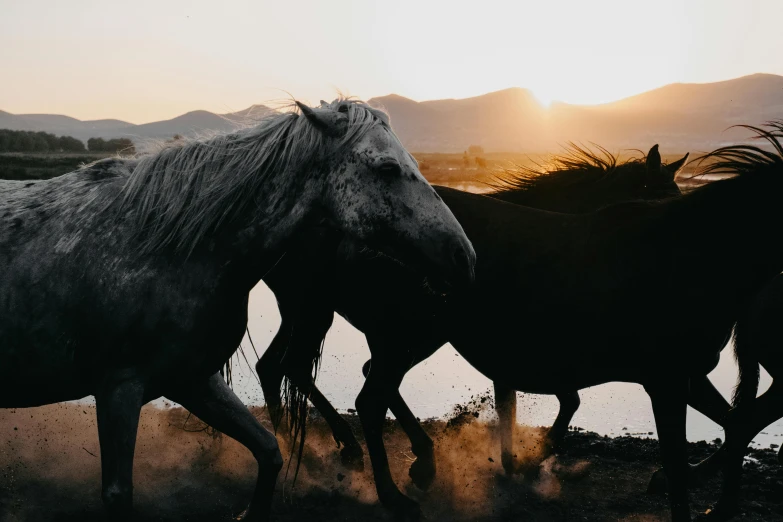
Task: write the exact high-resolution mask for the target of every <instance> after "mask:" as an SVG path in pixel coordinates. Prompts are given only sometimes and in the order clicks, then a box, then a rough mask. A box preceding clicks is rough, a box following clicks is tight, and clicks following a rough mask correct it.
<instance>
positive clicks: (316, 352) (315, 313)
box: [283, 299, 364, 470]
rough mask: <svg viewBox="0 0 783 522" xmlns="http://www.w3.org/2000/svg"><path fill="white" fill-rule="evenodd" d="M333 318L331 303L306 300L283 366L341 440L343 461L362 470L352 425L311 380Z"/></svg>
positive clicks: (361, 455) (361, 453) (361, 460)
mask: <svg viewBox="0 0 783 522" xmlns="http://www.w3.org/2000/svg"><path fill="white" fill-rule="evenodd" d="M333 321H334V310H333V306H332V305H331V304H329V303H328V302H320V301H316V300H315V299H310V300H309V301H307V303H306V305H304V306H303V307H302V308H301V309H300V310H299V311H298V314H297V317H296V322H295V323H294V331H293V335H292V336H291V340H290V344H289V346H288V353H287V354H286V357H285V358H284V360H283V366H284V368H285V375H286V377H287V378H288V380H289V381H290V382H291V384H293V385H294V386H295V387H296V388H297V390H298V391H299V392H300V393H301V394H303V395H304V396H305V397H307V398H308V399H309V400H310V402H311V403H312V404H313V406H315V408H316V409H317V410H318V411H319V412H320V413H321V415H322V416H323V418H324V420H326V423H327V424H328V425H329V429H331V431H332V436H333V437H334V440H335V442H337V445H338V447H339V446H340V445H341V444H342V446H343V448H342V450H340V457H341V459H342V462H343V464H344V465H346V466H347V467H349V468H353V469H357V470H362V469H364V450H362V446H361V444H359V441H358V440H356V435H354V433H353V430H352V429H351V425H350V424H348V421H346V420H345V419H344V418H343V417H342V415H340V414H339V413H338V412H337V410H335V409H334V406H332V404H331V403H330V402H329V400H328V399H327V398H326V397H325V396H324V395H323V394H322V393H321V391H320V390H319V389H318V388H317V387H316V385H315V381H314V380H313V367H314V364H315V361H316V360H317V359H318V358H319V357H320V356H321V347H322V345H323V342H324V339H325V338H326V334H327V333H328V332H329V329H330V328H331V327H332V322H333Z"/></svg>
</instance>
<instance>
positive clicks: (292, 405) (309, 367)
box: [282, 309, 334, 483]
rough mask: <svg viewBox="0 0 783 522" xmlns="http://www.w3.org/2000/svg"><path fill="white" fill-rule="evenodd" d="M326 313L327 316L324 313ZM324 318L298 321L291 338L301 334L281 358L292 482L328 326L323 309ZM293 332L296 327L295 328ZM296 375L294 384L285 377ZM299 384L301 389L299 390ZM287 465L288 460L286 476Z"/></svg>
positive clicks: (299, 463)
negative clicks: (292, 467)
mask: <svg viewBox="0 0 783 522" xmlns="http://www.w3.org/2000/svg"><path fill="white" fill-rule="evenodd" d="M327 312H328V314H327ZM324 314H325V315H326V316H327V317H328V321H327V320H326V319H324V320H323V321H321V320H320V319H319V320H310V321H308V323H307V324H302V323H301V322H299V324H297V327H299V329H300V330H303V331H294V332H293V335H301V336H302V338H301V339H298V340H297V342H296V343H290V344H289V346H288V350H287V351H286V354H285V356H284V366H285V368H286V375H285V376H284V377H283V385H282V392H283V414H284V416H285V417H286V418H287V420H288V429H289V437H290V441H291V455H293V454H294V453H296V469H295V471H294V483H295V482H296V478H297V476H298V475H299V466H300V465H301V463H302V454H303V453H304V446H305V438H306V436H307V417H308V413H309V410H310V407H309V399H310V392H311V391H312V387H313V386H314V382H315V379H316V377H317V376H318V369H319V368H320V366H321V356H322V354H323V348H324V342H325V340H326V333H327V332H328V331H329V328H330V327H331V324H332V319H333V318H334V312H333V311H332V310H331V309H325V312H324ZM295 330H296V327H295ZM291 375H296V376H297V377H298V378H297V379H296V381H297V382H298V383H299V385H297V384H296V383H295V382H294V381H293V380H292V379H291V378H290V377H289V376H291ZM300 385H301V386H302V387H301V388H300ZM290 466H291V459H289V461H288V468H287V469H286V475H287V474H288V470H289V469H290Z"/></svg>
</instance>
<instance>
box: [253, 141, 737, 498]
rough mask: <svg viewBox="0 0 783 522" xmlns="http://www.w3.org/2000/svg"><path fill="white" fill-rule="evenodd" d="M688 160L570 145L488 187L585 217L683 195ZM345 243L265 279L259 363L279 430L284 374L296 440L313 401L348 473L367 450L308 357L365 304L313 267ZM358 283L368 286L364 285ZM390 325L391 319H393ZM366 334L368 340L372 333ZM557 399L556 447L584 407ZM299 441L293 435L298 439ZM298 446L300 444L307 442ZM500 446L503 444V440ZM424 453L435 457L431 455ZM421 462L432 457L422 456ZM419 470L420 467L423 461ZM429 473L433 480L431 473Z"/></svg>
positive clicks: (321, 242) (312, 250)
mask: <svg viewBox="0 0 783 522" xmlns="http://www.w3.org/2000/svg"><path fill="white" fill-rule="evenodd" d="M687 157H688V156H687V155H686V156H685V157H683V158H682V159H680V160H679V161H677V162H675V163H673V164H671V165H666V166H663V168H661V165H660V155H659V153H658V146H657V145H656V146H654V147H653V148H652V149H651V150H650V153H649V158H650V160H651V162H652V166H651V167H648V166H647V164H646V163H645V161H643V160H631V161H627V162H624V163H622V164H618V163H617V159H616V158H615V157H614V156H612V155H611V154H610V153H608V152H607V151H606V150H604V149H600V148H599V149H598V150H597V151H595V152H593V151H589V150H585V149H583V148H580V147H578V146H575V145H571V146H569V149H568V153H567V154H566V155H563V156H560V157H555V158H552V161H551V163H552V165H551V166H550V167H548V170H545V171H537V170H535V169H530V168H518V169H509V170H507V171H505V172H504V173H503V174H502V175H501V176H499V177H497V178H496V179H495V180H494V182H492V183H491V184H490V185H491V186H493V187H494V188H495V191H494V192H493V193H491V194H489V195H490V196H491V197H494V198H497V199H499V200H503V201H509V202H512V203H516V204H521V205H525V206H530V207H535V208H542V209H545V210H552V211H558V212H566V213H582V212H588V211H592V210H596V209H598V208H600V207H602V206H605V205H607V204H609V203H615V202H619V201H626V200H629V199H646V200H654V199H662V198H665V197H672V196H675V195H679V194H680V190H679V188H678V186H677V184H676V183H675V182H674V178H675V176H676V174H677V172H678V171H679V170H680V169H681V168H682V166H683V165H684V164H685V161H686V160H687ZM436 190H439V189H438V188H436ZM341 239H342V236H341V235H339V234H336V233H332V234H331V235H329V234H328V233H327V232H324V233H323V235H322V237H320V238H318V239H317V240H314V241H311V242H310V243H308V244H307V245H305V246H303V247H302V248H301V249H300V250H298V251H289V252H288V254H287V256H286V257H285V259H283V260H281V262H280V263H278V264H277V266H276V267H275V269H274V270H272V271H271V272H270V273H269V274H267V276H266V277H265V278H264V282H265V283H266V284H267V285H268V286H269V288H270V289H271V290H272V291H273V292H274V294H275V296H276V297H277V300H278V304H279V308H280V314H281V318H282V324H281V327H280V329H279V330H278V332H277V334H276V336H275V338H274V340H273V341H272V343H271V345H270V346H269V348H268V349H267V350H266V352H265V353H264V355H263V356H262V358H261V360H260V361H259V362H258V364H257V370H258V373H259V375H260V377H261V384H262V386H263V389H264V396H265V398H266V402H267V406H268V407H269V411H270V413H271V414H272V418H273V421H274V422H275V424H277V422H279V420H280V419H281V413H282V410H281V406H282V401H281V397H280V393H279V392H280V385H281V382H282V381H283V378H284V376H285V377H286V378H287V385H286V387H285V391H286V394H287V399H288V400H287V403H288V405H289V407H290V414H291V419H290V420H291V428H292V430H293V431H294V432H295V435H296V436H298V435H299V430H300V429H303V428H304V427H305V425H304V422H303V420H304V418H303V415H304V414H305V413H306V401H307V399H308V398H309V399H310V400H311V401H312V402H313V403H314V404H315V406H316V408H317V409H318V410H319V411H320V412H321V414H322V415H323V416H324V418H325V419H326V420H327V422H328V423H329V425H330V428H331V429H332V432H333V434H334V437H335V440H336V441H337V443H338V446H339V445H343V449H342V450H341V455H342V458H343V462H344V463H345V464H346V465H348V466H351V467H363V451H362V448H361V446H360V445H359V443H358V442H357V440H356V437H355V435H354V434H353V432H352V431H351V428H350V426H349V425H348V423H347V422H345V420H344V419H343V418H342V417H340V415H339V414H338V413H337V411H336V410H335V409H334V408H333V407H332V405H331V404H330V403H329V401H328V400H327V399H326V398H325V397H324V396H323V394H321V392H320V391H319V390H318V389H317V388H316V387H315V385H314V382H313V376H312V363H309V362H307V360H306V359H304V358H307V357H309V358H310V359H317V358H318V357H319V355H320V350H319V347H320V346H321V344H322V342H323V339H324V337H325V336H326V332H327V331H328V330H329V327H330V326H331V324H332V317H333V315H332V313H333V310H335V311H337V312H338V313H343V312H344V315H347V316H350V315H355V313H354V314H352V313H351V310H352V309H353V308H354V307H355V306H362V305H363V303H353V302H349V301H345V300H341V299H340V297H341V296H342V295H344V294H342V293H341V291H340V288H341V287H343V286H348V287H350V286H352V285H353V284H355V283H357V281H354V280H353V279H351V278H350V277H348V278H345V279H337V278H335V277H334V275H333V274H334V271H335V268H336V266H337V265H338V264H340V263H341V259H338V258H336V257H334V256H333V260H334V261H333V263H324V264H320V265H319V266H317V267H313V266H311V265H312V262H311V258H312V257H313V256H315V258H316V259H321V258H323V257H325V256H324V255H323V253H324V251H327V252H329V253H336V252H337V248H338V245H339V242H340V241H341ZM319 250H320V251H319ZM381 266H388V265H386V264H384V265H381ZM397 270H398V269H397V268H396V267H395V268H393V273H397ZM305 274H306V275H307V276H305ZM378 276H379V277H380V278H383V277H384V275H383V273H379V275H378ZM359 283H360V284H364V281H361V282H359ZM314 286H317V287H318V291H317V292H314V293H313V294H311V293H310V292H309V290H310V289H312V288H313V287H314ZM422 299H424V300H425V303H429V300H430V299H431V297H422ZM406 306H410V304H406ZM423 306H424V307H426V306H428V305H427V304H424V305H423ZM405 317H407V315H406V316H405ZM389 320H392V318H391V317H390V318H389ZM365 333H368V334H371V332H368V331H365ZM316 362H317V361H316ZM303 363H304V364H303ZM558 398H559V399H560V402H561V410H560V414H559V415H558V418H557V421H556V422H555V425H554V427H553V429H552V430H551V431H550V434H549V435H550V438H551V439H552V440H553V441H556V440H557V438H558V437H559V436H561V435H563V434H564V433H565V431H566V429H567V427H568V424H569V421H570V419H571V417H572V416H573V414H574V412H575V411H576V409H577V408H578V405H579V395H578V394H577V392H576V391H574V392H573V393H571V394H564V395H562V396H561V395H559V396H558ZM499 399H500V397H499ZM504 399H506V400H505V402H504V404H506V408H515V397H510V398H509V397H507V396H506V397H504ZM723 403H724V404H721V406H724V405H725V408H724V409H725V410H728V404H727V403H725V401H723ZM398 405H399V406H400V408H399V409H398V408H397V406H398ZM702 409H703V410H704V408H702ZM713 409H715V408H713ZM391 410H392V412H393V413H394V414H395V417H397V418H398V419H399V418H412V414H411V413H410V412H409V411H407V408H406V407H405V404H404V403H403V402H399V403H398V402H396V401H395V403H394V404H392V405H391ZM705 413H706V414H708V416H709V415H710V411H705ZM513 418H514V416H513V415H512V417H511V418H510V419H509V423H508V426H507V429H508V430H511V423H512V422H513ZM504 428H506V426H504ZM296 438H297V437H294V439H295V440H296ZM509 438H510V436H509ZM299 440H300V442H302V439H299ZM503 440H504V441H505V440H506V437H504V439H503ZM414 446H419V447H420V448H418V449H421V447H422V446H431V443H425V444H422V443H419V444H414ZM506 450H507V451H506ZM414 451H415V450H414ZM420 453H422V452H421V451H419V452H418V453H417V454H420ZM427 453H428V454H431V449H430V450H428V451H427ZM503 455H504V457H503V462H504V466H506V468H507V470H509V471H511V466H512V464H511V459H510V456H511V453H510V449H509V448H506V447H505V446H504V453H503ZM422 458H429V457H424V456H423V455H422ZM414 469H423V467H422V462H420V463H419V464H418V465H417V468H414ZM433 472H434V469H433ZM428 474H429V475H431V474H432V472H428ZM417 482H418V483H424V482H426V480H425V479H424V478H423V477H419V478H417ZM422 485H423V484H422Z"/></svg>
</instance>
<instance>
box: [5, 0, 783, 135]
mask: <svg viewBox="0 0 783 522" xmlns="http://www.w3.org/2000/svg"><path fill="white" fill-rule="evenodd" d="M781 20H783V0H655V1H654V2H653V1H649V2H641V1H636V0H589V1H588V0H574V1H564V0H562V1H556V0H540V1H520V0H517V1H506V2H500V1H491V0H481V1H477V0H474V1H470V2H463V1H457V0H449V1H428V0H413V1H410V0H389V1H375V0H357V1H348V0H328V1H327V0H323V1H316V0H312V1H307V0H282V1H272V0H257V1H238V0H221V1H216V0H188V1H185V0H151V1H148V0H136V1H124V2H117V1H114V0H97V1H91V0H69V1H67V2H66V1H61V0H0V49H2V53H0V109H2V110H6V111H8V112H12V113H17V114H18V113H58V114H67V115H69V116H74V117H76V118H79V119H97V118H120V119H123V120H127V121H130V122H133V123H144V122H148V121H155V120H160V119H167V118H171V117H174V116H177V115H179V114H182V113H184V112H187V111H190V110H195V109H206V110H210V111H213V112H218V113H224V112H231V111H236V110H240V109H244V108H245V107H247V106H249V105H252V104H254V103H269V102H275V101H278V102H279V101H281V100H287V99H289V98H288V96H289V95H288V93H290V94H291V95H293V96H295V97H296V98H297V99H300V100H303V101H307V102H310V103H317V102H318V101H319V99H321V98H323V99H328V100H331V99H333V98H334V97H335V96H336V93H337V91H338V90H339V91H341V92H343V93H346V94H350V95H354V96H358V97H360V98H363V99H368V98H371V97H373V96H382V95H385V94H390V93H397V94H400V95H403V96H407V97H409V98H413V99H415V100H420V101H421V100H429V99H438V98H464V97H468V96H476V95H480V94H484V93H487V92H490V91H495V90H499V89H505V88H507V87H515V86H516V87H526V88H529V89H531V90H532V91H533V92H534V94H535V95H536V96H537V97H538V99H539V100H541V101H542V102H544V103H547V102H549V101H551V100H560V101H565V102H570V103H584V104H595V103H603V102H607V101H613V100H617V99H620V98H623V97H626V96H630V95H633V94H637V93H640V92H643V91H646V90H650V89H653V88H655V87H659V86H662V85H665V84H668V83H672V82H712V81H718V80H725V79H730V78H735V77H738V76H743V75H746V74H752V73H756V72H767V73H774V74H783V39H781V37H780V23H781Z"/></svg>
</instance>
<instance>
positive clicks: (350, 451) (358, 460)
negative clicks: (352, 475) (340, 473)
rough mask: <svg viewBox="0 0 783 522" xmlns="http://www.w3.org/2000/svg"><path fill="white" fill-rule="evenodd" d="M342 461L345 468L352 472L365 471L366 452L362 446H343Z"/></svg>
mask: <svg viewBox="0 0 783 522" xmlns="http://www.w3.org/2000/svg"><path fill="white" fill-rule="evenodd" d="M340 460H341V461H342V463H343V466H345V467H346V468H348V469H350V470H352V471H364V451H362V447H361V446H358V445H357V446H343V449H341V450H340Z"/></svg>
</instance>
